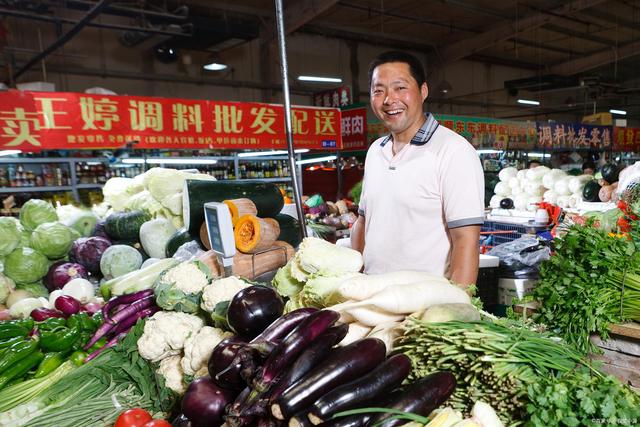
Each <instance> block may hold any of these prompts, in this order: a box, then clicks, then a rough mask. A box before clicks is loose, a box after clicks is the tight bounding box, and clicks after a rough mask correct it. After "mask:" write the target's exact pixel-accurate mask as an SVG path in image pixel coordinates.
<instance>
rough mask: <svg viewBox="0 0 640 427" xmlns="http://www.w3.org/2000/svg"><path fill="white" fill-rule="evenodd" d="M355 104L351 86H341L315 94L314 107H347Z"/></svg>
mask: <svg viewBox="0 0 640 427" xmlns="http://www.w3.org/2000/svg"><path fill="white" fill-rule="evenodd" d="M352 103H353V98H352V96H351V86H341V87H338V88H335V89H331V90H325V91H322V92H314V94H313V105H315V106H316V107H331V108H337V107H346V106H347V105H351V104H352Z"/></svg>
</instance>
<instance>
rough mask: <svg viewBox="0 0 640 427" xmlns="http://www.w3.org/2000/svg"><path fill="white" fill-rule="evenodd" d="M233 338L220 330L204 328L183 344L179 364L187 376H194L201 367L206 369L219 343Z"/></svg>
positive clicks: (230, 334) (209, 327)
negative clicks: (182, 353)
mask: <svg viewBox="0 0 640 427" xmlns="http://www.w3.org/2000/svg"><path fill="white" fill-rule="evenodd" d="M231 336H233V334H232V333H230V332H225V331H223V330H222V329H218V328H212V327H211V326H205V327H204V328H202V329H200V331H199V332H198V333H197V335H192V336H190V337H189V338H187V340H186V341H185V343H184V357H183V358H182V362H181V363H180V364H181V366H182V370H183V371H184V373H185V374H187V375H194V374H195V373H196V372H198V371H199V370H200V369H202V368H203V367H205V368H206V367H207V364H208V363H209V358H210V357H211V353H212V352H213V349H214V348H215V347H216V346H217V345H218V344H219V343H220V341H222V340H224V339H226V338H229V337H231Z"/></svg>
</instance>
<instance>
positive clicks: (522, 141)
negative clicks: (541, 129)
mask: <svg viewBox="0 0 640 427" xmlns="http://www.w3.org/2000/svg"><path fill="white" fill-rule="evenodd" d="M435 117H436V119H437V120H438V121H439V122H440V124H441V125H443V126H446V127H447V128H449V129H451V130H453V131H455V132H456V133H458V134H459V135H461V136H463V137H464V138H466V139H467V141H469V142H470V143H471V145H473V146H474V147H475V148H491V149H496V150H506V149H527V148H532V147H533V146H534V144H535V136H536V128H535V125H534V124H533V123H528V122H514V121H508V120H498V119H489V118H480V117H463V116H451V115H444V114H435Z"/></svg>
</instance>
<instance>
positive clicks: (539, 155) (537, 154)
mask: <svg viewBox="0 0 640 427" xmlns="http://www.w3.org/2000/svg"><path fill="white" fill-rule="evenodd" d="M527 157H537V158H540V157H551V154H548V153H544V154H543V153H529V154H527Z"/></svg>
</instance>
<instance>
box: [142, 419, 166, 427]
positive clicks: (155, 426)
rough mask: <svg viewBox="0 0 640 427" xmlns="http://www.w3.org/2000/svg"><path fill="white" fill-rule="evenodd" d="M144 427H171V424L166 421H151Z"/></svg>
mask: <svg viewBox="0 0 640 427" xmlns="http://www.w3.org/2000/svg"><path fill="white" fill-rule="evenodd" d="M142 427H171V423H170V422H169V421H165V420H151V421H149V422H148V423H146V424H145V425H143V426H142Z"/></svg>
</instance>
